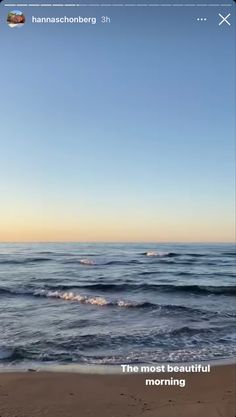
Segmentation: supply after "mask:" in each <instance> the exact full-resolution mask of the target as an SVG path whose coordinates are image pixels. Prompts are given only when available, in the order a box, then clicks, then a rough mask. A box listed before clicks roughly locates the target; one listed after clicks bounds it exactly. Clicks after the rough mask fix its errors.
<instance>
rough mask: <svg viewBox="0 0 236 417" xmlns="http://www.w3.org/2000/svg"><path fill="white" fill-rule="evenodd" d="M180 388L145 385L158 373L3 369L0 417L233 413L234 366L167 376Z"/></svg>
mask: <svg viewBox="0 0 236 417" xmlns="http://www.w3.org/2000/svg"><path fill="white" fill-rule="evenodd" d="M171 376H173V378H178V379H185V380H186V385H185V386H184V387H181V386H176V385H175V386H146V385H145V379H146V378H152V379H153V378H160V374H122V375H121V374H119V375H118V374H116V375H112V374H107V375H98V374H82V373H77V372H74V373H73V372H45V371H40V372H6V373H0V403H1V407H0V408H1V417H13V416H14V417H15V416H17V417H42V416H43V417H65V416H66V417H78V416H81V417H138V416H144V417H157V416H158V417H178V416H181V417H199V416H201V417H234V416H235V388H236V387H235V366H233V365H222V366H214V367H212V369H211V372H210V373H208V374H203V373H185V374H183V373H179V374H165V373H163V374H162V375H161V378H166V379H170V378H171Z"/></svg>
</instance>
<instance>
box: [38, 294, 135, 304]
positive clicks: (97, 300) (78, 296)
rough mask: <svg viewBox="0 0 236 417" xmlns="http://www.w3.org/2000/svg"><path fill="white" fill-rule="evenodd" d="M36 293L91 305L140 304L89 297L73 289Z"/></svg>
mask: <svg viewBox="0 0 236 417" xmlns="http://www.w3.org/2000/svg"><path fill="white" fill-rule="evenodd" d="M34 295H39V296H41V297H47V298H58V299H60V300H65V301H76V302H79V303H81V304H91V305H97V306H101V307H103V306H108V305H110V306H112V305H114V306H117V307H124V308H125V307H126V308H129V307H135V306H138V303H135V302H130V301H125V300H118V301H109V300H107V299H106V298H104V297H100V296H94V297H89V296H86V295H81V294H75V293H73V292H72V291H71V292H61V291H46V290H39V291H35V292H34Z"/></svg>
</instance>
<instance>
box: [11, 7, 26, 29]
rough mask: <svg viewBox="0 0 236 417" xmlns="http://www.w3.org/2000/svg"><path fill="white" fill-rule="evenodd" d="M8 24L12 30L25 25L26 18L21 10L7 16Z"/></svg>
mask: <svg viewBox="0 0 236 417" xmlns="http://www.w3.org/2000/svg"><path fill="white" fill-rule="evenodd" d="M7 23H8V26H9V27H11V28H14V27H21V26H23V25H24V24H25V16H24V15H23V13H22V12H21V11H20V10H13V11H12V12H9V13H8V15H7Z"/></svg>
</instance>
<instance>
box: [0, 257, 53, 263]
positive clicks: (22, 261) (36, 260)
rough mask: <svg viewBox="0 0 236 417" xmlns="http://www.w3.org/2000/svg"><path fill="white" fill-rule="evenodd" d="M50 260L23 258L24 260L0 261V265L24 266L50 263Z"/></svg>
mask: <svg viewBox="0 0 236 417" xmlns="http://www.w3.org/2000/svg"><path fill="white" fill-rule="evenodd" d="M51 260H52V259H51V258H25V259H21V260H20V259H2V260H0V265H24V264H29V263H37V262H47V261H51Z"/></svg>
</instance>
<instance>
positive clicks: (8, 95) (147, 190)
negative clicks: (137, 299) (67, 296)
mask: <svg viewBox="0 0 236 417" xmlns="http://www.w3.org/2000/svg"><path fill="white" fill-rule="evenodd" d="M68 9H70V10H68ZM78 9H79V11H78ZM205 9H206V10H205ZM104 10H105V13H106V15H108V16H109V17H110V18H111V23H110V24H103V25H102V24H97V25H84V26H83V25H62V24H61V25H46V24H44V25H43V24H42V25H39V24H32V23H31V22H30V20H31V16H32V14H33V15H34V16H36V17H39V16H41V17H42V16H64V15H65V14H66V15H67V16H78V15H79V14H80V15H83V16H96V17H97V18H99V17H101V16H102V15H103V14H104ZM104 10H100V9H99V10H98V8H92V7H89V8H84V9H82V8H67V9H66V10H65V8H63V9H58V8H57V9H56V8H53V10H52V9H49V8H44V10H42V8H41V9H40V10H39V9H36V8H34V9H33V10H32V9H29V8H28V9H27V10H25V9H24V13H25V15H26V24H25V25H24V27H22V28H20V29H17V28H15V29H10V28H9V27H8V26H7V24H6V23H5V19H6V16H5V15H7V12H8V11H10V10H8V9H7V8H6V7H5V8H4V6H3V4H1V6H0V15H1V17H0V39H1V55H2V64H1V77H0V91H1V100H0V119H1V120H0V241H114V242H115V241H123V242H133V241H142V242H143V241H150V242H151V241H154V242H155V241H161V242H165V241H166V242H167V241H168V242H171V241H174V242H229V241H233V240H234V165H235V161H234V140H235V120H234V111H235V96H234V92H235V52H234V51H235V27H234V23H233V20H232V25H231V26H230V27H229V26H228V25H222V26H220V27H219V25H218V20H219V17H218V10H217V9H216V8H210V7H209V8H204V16H207V19H208V20H207V22H201V23H199V22H198V21H197V17H198V16H202V14H203V9H202V8H201V10H198V8H194V9H193V8H185V9H184V10H183V8H182V9H181V10H180V8H179V9H177V8H174V7H172V8H171V9H170V8H168V10H167V8H155V9H154V8H141V7H140V8H137V7H136V8H129V9H128V8H116V9H115V8H112V9H111V8H106V9H104ZM226 11H228V10H226ZM65 12H66V13H65ZM221 12H225V10H221ZM230 12H231V13H233V9H232V8H231V10H230Z"/></svg>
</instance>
